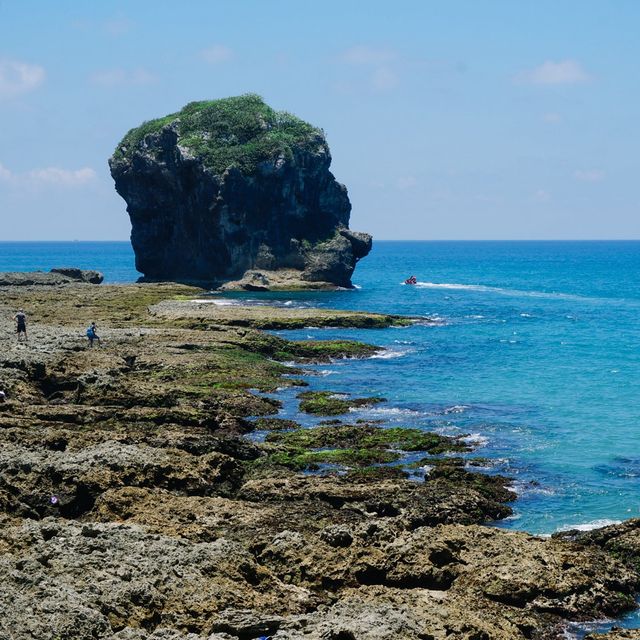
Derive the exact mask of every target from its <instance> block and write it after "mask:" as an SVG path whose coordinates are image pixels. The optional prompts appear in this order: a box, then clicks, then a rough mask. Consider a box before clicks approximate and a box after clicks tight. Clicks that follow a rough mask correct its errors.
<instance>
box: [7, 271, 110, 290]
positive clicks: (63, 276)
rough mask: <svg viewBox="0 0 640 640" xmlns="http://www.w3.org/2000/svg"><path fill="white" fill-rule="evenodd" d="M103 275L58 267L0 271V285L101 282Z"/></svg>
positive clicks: (24, 285)
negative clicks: (42, 269) (47, 269)
mask: <svg viewBox="0 0 640 640" xmlns="http://www.w3.org/2000/svg"><path fill="white" fill-rule="evenodd" d="M103 280H104V276H103V275H102V274H101V273H100V272H99V271H92V270H89V271H87V270H84V269H78V268H76V267H59V268H56V269H51V271H4V272H2V273H0V287H16V286H23V287H30V286H38V285H44V286H58V285H64V284H72V283H78V282H83V283H85V284H101V283H102V281H103Z"/></svg>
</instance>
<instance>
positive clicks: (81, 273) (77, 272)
mask: <svg viewBox="0 0 640 640" xmlns="http://www.w3.org/2000/svg"><path fill="white" fill-rule="evenodd" d="M51 273H59V274H61V275H63V276H66V277H67V278H71V279H72V280H78V281H80V282H88V283H89V284H101V283H102V281H103V280H104V276H103V275H102V273H100V271H93V270H90V271H87V270H84V269H77V268H76V267H56V268H55V269H51Z"/></svg>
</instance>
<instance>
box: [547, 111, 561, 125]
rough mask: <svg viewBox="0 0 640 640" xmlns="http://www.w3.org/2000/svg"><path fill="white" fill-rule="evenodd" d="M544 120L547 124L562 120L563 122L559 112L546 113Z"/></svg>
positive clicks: (558, 122) (557, 122)
mask: <svg viewBox="0 0 640 640" xmlns="http://www.w3.org/2000/svg"><path fill="white" fill-rule="evenodd" d="M542 120H543V122H546V123H547V124H560V122H562V116H561V115H560V114H559V113H545V114H544V115H543V116H542Z"/></svg>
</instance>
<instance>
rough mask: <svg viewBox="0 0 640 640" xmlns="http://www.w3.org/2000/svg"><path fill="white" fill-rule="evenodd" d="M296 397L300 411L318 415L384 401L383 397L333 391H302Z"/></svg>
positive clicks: (339, 413) (328, 414)
mask: <svg viewBox="0 0 640 640" xmlns="http://www.w3.org/2000/svg"><path fill="white" fill-rule="evenodd" d="M297 397H298V398H299V399H300V411H304V412H305V413H312V414H314V415H318V416H338V415H341V414H343V413H347V412H348V411H349V410H350V409H354V408H357V407H369V406H371V405H374V404H379V403H380V402H385V398H379V397H371V398H348V397H346V396H344V395H341V394H337V393H334V392H333V391H303V392H302V393H299V394H298V396H297Z"/></svg>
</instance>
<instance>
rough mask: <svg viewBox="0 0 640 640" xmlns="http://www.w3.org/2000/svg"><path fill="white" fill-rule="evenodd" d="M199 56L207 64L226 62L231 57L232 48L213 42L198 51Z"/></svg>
mask: <svg viewBox="0 0 640 640" xmlns="http://www.w3.org/2000/svg"><path fill="white" fill-rule="evenodd" d="M200 57H201V58H202V59H203V60H204V61H205V62H208V63H209V64H220V63H222V62H228V61H229V60H231V58H233V50H232V49H229V47H226V46H225V45H223V44H214V45H212V46H211V47H207V48H206V49H203V50H202V51H201V52H200Z"/></svg>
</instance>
